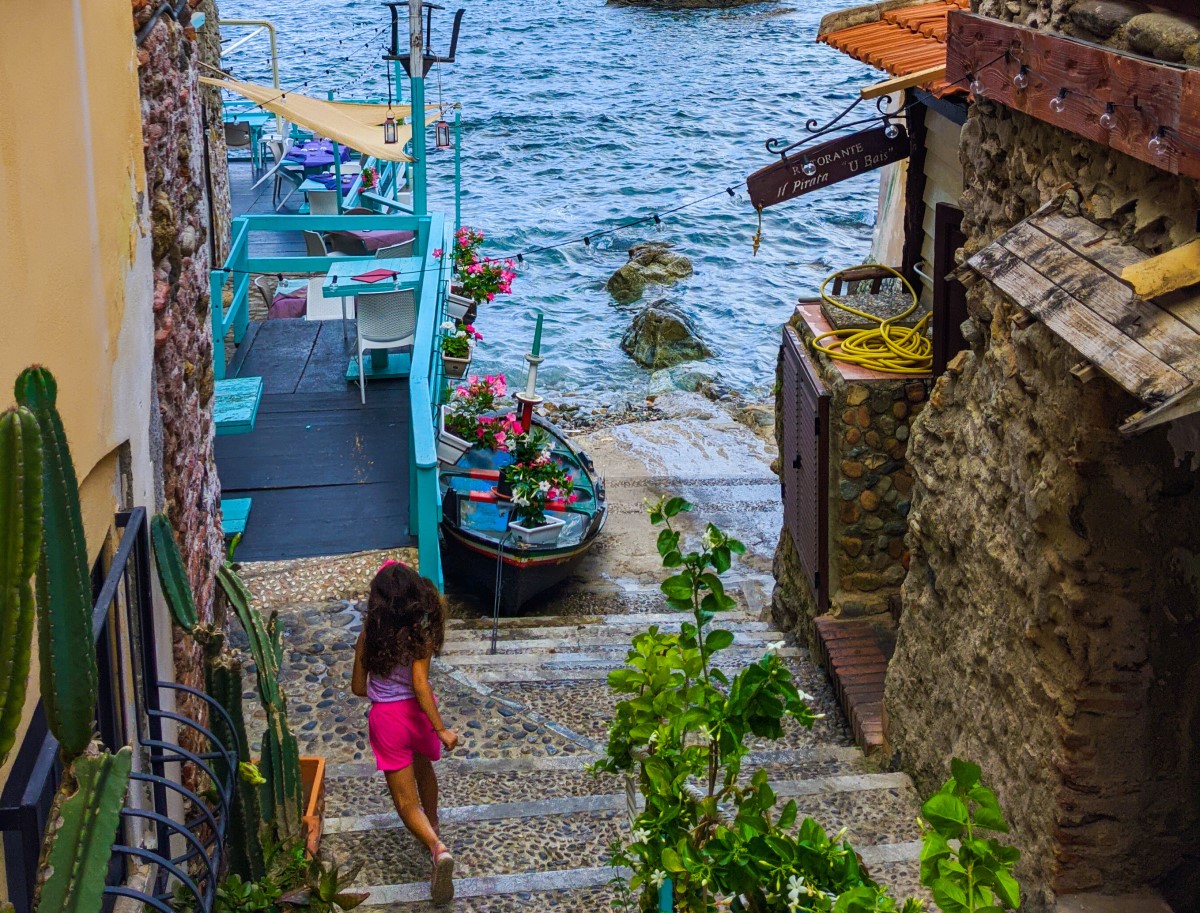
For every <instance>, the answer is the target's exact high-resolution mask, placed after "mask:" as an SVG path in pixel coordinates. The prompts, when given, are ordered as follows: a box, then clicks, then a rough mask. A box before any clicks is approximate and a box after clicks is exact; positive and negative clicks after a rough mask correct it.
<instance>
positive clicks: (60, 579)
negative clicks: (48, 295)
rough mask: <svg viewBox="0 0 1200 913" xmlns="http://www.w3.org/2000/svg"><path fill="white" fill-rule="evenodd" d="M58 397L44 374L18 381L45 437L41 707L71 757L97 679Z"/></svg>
mask: <svg viewBox="0 0 1200 913" xmlns="http://www.w3.org/2000/svg"><path fill="white" fill-rule="evenodd" d="M57 395H58V385H57V384H56V383H55V381H54V378H53V376H51V374H50V372H49V371H47V370H46V369H45V368H42V367H38V366H34V367H32V368H26V369H25V370H24V371H22V372H21V374H20V376H19V377H18V378H17V384H16V396H17V402H18V403H20V404H21V405H22V406H25V407H26V408H27V409H29V410H30V411H31V412H32V413H33V414H34V416H35V417H36V418H37V423H38V428H39V430H40V432H41V437H42V481H43V486H42V510H43V538H42V550H41V556H40V559H39V562H38V571H37V604H38V613H37V620H38V655H39V658H40V660H41V686H42V687H41V692H42V701H43V703H44V705H45V708H46V717H47V721H48V722H49V724H50V731H51V732H52V733H54V737H55V738H56V739H58V742H59V744H60V745H61V746H62V752H63V755H64V757H66V758H68V759H69V758H73V757H75V756H76V755H79V754H81V753H82V752H83V750H84V749H85V748H87V746H88V743H89V742H90V741H91V738H92V728H93V726H92V722H93V719H94V718H95V713H96V681H97V679H98V678H99V674H98V672H97V669H96V651H95V645H94V643H93V641H92V584H91V577H90V575H89V573H88V551H87V542H86V541H85V539H84V533H83V515H82V512H81V511H80V508H79V483H78V481H77V479H76V476H75V466H74V464H73V463H72V462H71V451H70V448H68V446H67V436H66V433H65V432H64V431H63V425H62V419H61V418H60V417H59V415H58V409H56V408H55V400H56V398H57Z"/></svg>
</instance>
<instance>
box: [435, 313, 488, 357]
mask: <svg viewBox="0 0 1200 913" xmlns="http://www.w3.org/2000/svg"><path fill="white" fill-rule="evenodd" d="M482 339H483V334H482V333H480V332H479V331H478V330H477V329H475V325H474V324H472V323H455V322H454V321H453V320H447V321H446V322H445V323H443V324H442V339H441V343H440V345H441V349H442V355H443V356H444V357H446V358H470V356H471V342H472V340H482Z"/></svg>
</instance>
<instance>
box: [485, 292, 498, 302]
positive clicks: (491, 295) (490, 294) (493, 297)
mask: <svg viewBox="0 0 1200 913" xmlns="http://www.w3.org/2000/svg"><path fill="white" fill-rule="evenodd" d="M487 300H488V301H495V300H496V293H495V292H488V296H487Z"/></svg>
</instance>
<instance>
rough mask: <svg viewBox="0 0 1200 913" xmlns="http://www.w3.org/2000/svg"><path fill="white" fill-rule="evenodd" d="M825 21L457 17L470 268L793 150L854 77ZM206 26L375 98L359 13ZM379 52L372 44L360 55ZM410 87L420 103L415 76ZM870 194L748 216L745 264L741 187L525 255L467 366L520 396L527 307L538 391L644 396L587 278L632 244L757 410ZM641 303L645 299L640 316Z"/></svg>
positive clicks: (869, 190)
mask: <svg viewBox="0 0 1200 913" xmlns="http://www.w3.org/2000/svg"><path fill="white" fill-rule="evenodd" d="M443 3H444V5H446V6H447V7H448V8H447V9H446V10H444V11H440V12H439V13H438V19H437V22H436V23H435V42H436V43H438V44H440V45H442V46H444V45H445V44H446V43H447V42H448V36H447V31H448V28H447V27H448V25H449V22H450V18H451V13H452V11H453V9H455V8H457V6H458V5H459V4H457V3H453V2H446V0H443ZM846 5H847V3H846V0H802V2H800V3H798V8H795V9H792V8H789V6H788V5H787V3H786V0H785V2H784V3H782V4H778V5H776V4H771V3H764V4H762V5H757V6H750V7H743V8H741V9H738V10H731V11H693V12H686V13H683V12H680V13H662V12H654V11H649V10H645V9H639V8H633V7H614V6H606V5H605V4H604V3H603V2H602V0H525V2H519V0H472V2H470V3H469V4H466V7H467V14H466V18H465V19H464V22H463V32H462V37H461V39H460V42H459V48H458V60H457V62H456V63H455V64H454V65H453V66H447V67H442V68H441V74H440V96H441V98H442V99H443V100H444V101H446V102H453V101H462V102H463V123H464V137H463V149H464V155H463V174H464V185H465V187H464V196H463V212H464V221H465V222H466V223H467V224H469V225H473V226H477V227H481V228H483V229H484V230H485V232H486V233H487V235H488V243H487V246H486V253H487V254H488V255H499V254H506V253H515V252H517V251H525V250H529V249H532V248H536V247H539V246H542V245H546V244H554V243H557V242H559V241H563V240H566V239H569V238H574V237H579V236H582V235H584V234H587V233H589V232H593V231H595V230H597V228H607V227H611V226H614V225H617V224H619V223H621V222H623V221H627V220H629V219H632V218H638V217H641V216H648V215H652V214H653V213H655V212H657V211H662V210H666V209H669V208H671V207H672V206H675V205H678V204H679V203H681V202H684V201H687V200H691V199H695V198H698V197H702V196H705V195H707V194H710V193H713V192H714V191H719V190H721V188H723V187H725V186H726V185H729V184H736V183H737V182H740V181H742V180H743V179H744V178H745V177H746V175H748V174H749V173H750V172H751V171H754V170H756V169H757V168H760V167H762V166H764V165H767V164H769V163H770V162H771V161H772V157H771V156H769V155H768V154H767V153H766V151H765V150H764V148H763V140H764V139H766V138H767V137H769V136H789V137H791V138H793V139H795V138H798V137H799V136H800V134H801V133H802V130H803V126H802V125H803V122H804V121H805V120H806V119H808V118H818V119H821V120H824V119H826V118H828V117H829V116H830V115H831V114H833V113H835V112H837V111H839V110H840V109H841V108H842V107H844V106H845V105H846V104H848V103H849V101H850V100H851V99H852V98H853V97H854V94H855V93H856V92H857V90H858V88H859V87H860V86H862V85H865V84H866V83H867V82H868V81H870V80H871V79H872V78H873V74H874V71H872V70H870V69H869V68H866V67H864V66H862V65H860V64H857V63H855V62H854V61H851V60H849V59H848V58H846V57H844V56H842V55H840V54H838V53H836V52H835V51H833V50H832V49H830V48H828V47H825V46H824V45H818V44H816V42H815V40H814V39H815V36H816V32H817V23H818V22H819V21H820V18H821V16H822V15H824V14H825V13H827V12H829V11H831V10H834V9H838V8H841V7H844V6H846ZM221 12H222V14H223V15H224V16H226V17H228V18H233V17H240V18H260V17H265V18H270V19H272V20H274V21H275V23H276V24H277V26H278V29H279V36H280V54H281V57H282V58H283V61H282V63H281V67H282V70H283V77H282V82H283V85H284V86H285V87H287V86H293V87H295V86H297V84H298V83H299V82H301V81H302V80H306V79H308V80H311V82H310V85H308V86H306V87H304V88H303V91H305V92H308V93H311V94H323V93H324V91H325V90H326V89H328V88H333V87H335V86H340V85H343V84H345V83H346V82H347V80H349V79H351V78H352V77H354V75H355V74H359V76H358V78H355V79H353V81H352V84H351V85H349V86H347V87H346V88H345V89H344V94H347V95H367V94H373V95H380V96H384V95H386V91H387V90H386V82H385V76H384V72H385V71H384V69H383V67H384V66H385V64H384V63H383V62H382V61H380V60H379V59H378V58H377V53H376V52H375V51H374V50H372V49H367V48H365V47H364V39H365V38H367V37H368V36H370V35H371V34H372V33H373V32H375V30H376V29H377V28H378V27H379V26H381V25H383V24H384V23H385V22H386V16H387V12H386V9H385V8H384V7H382V6H381V5H379V4H378V3H376V2H373V0H306V2H303V3H300V2H289V3H286V4H285V3H279V2H277V0H225V2H224V3H223V4H222V7H221ZM438 24H440V25H441V30H440V31H439V30H438V28H437V25H438ZM231 34H234V33H232V32H231ZM237 34H241V32H240V31H239V32H238V33H237ZM338 39H341V40H342V44H341V45H339V44H338V43H337V40H338ZM382 41H383V39H382V37H381V36H376V37H375V39H374V42H373V45H375V46H381V44H382ZM262 48H265V40H264V41H263V42H261V43H259V44H256V45H254V46H253V48H251V47H249V46H248V47H247V49H246V50H244V51H239V52H237V53H235V54H234V55H233V56H232V57H231V58H230V59H229V60H228V61H227V62H228V64H229V65H230V66H232V67H233V68H234V70H235V72H236V73H237V75H239V76H242V77H247V78H259V79H262V78H264V77H265V76H266V75H267V74H268V73H269V69H268V68H267V66H266V52H265V50H262ZM305 52H306V53H305ZM351 53H353V54H355V59H354V60H353V61H351V62H350V63H349V64H338V65H337V68H335V69H334V71H333V72H332V73H331V74H330V75H328V76H326V75H324V70H325V69H326V67H327V66H329V64H328V63H327V62H326V58H328V57H340V56H345V55H347V54H351ZM875 75H877V74H875ZM426 91H427V95H428V98H429V100H430V101H437V100H438V98H439V74H438V72H437V71H436V70H435V71H433V72H431V73H430V75H429V79H428V80H427V89H426ZM430 143H431V144H432V136H430ZM430 156H431V157H430V161H431V165H430V171H431V176H430V187H431V191H430V198H431V203H432V204H436V205H440V206H441V207H443V208H445V209H447V210H452V208H453V158H452V155H451V154H450V153H448V152H442V153H438V152H432V151H431V154H430ZM876 182H877V177H876V176H875V175H864V176H862V177H859V178H854V179H852V180H850V181H847V182H845V183H842V184H838V185H835V186H833V187H829V188H826V189H824V190H822V191H819V192H817V193H815V194H812V195H810V196H806V197H802V198H800V199H797V200H793V201H790V202H788V203H784V204H782V205H780V206H778V207H775V208H772V209H769V210H767V211H766V212H765V214H764V217H763V244H762V248H761V249H760V250H759V252H758V256H757V257H752V256H751V244H752V238H753V236H754V233H755V229H756V216H755V212H754V210H753V209H752V207H751V206H750V204H749V202H748V200H747V198H746V195H745V192H744V190H743V191H742V192H740V193H739V194H738V196H737V198H736V199H730V198H729V197H728V196H725V195H721V196H720V197H719V198H717V199H714V200H711V201H709V202H707V203H703V204H701V205H700V206H697V207H695V208H693V209H689V210H686V211H684V212H681V213H679V214H677V215H674V216H670V217H668V218H666V219H665V220H664V225H663V226H662V229H661V230H655V229H654V227H653V226H639V227H637V228H634V229H628V230H624V231H621V232H619V233H617V234H615V235H609V236H605V237H603V238H598V239H596V240H594V241H593V242H592V246H591V247H590V248H589V247H584V246H583V245H582V244H574V245H571V246H568V247H565V248H561V249H558V250H554V251H547V252H544V253H541V254H538V255H536V256H532V257H528V258H526V260H525V263H524V265H523V267H522V269H521V271H520V278H519V279H518V280H517V282H516V283H515V285H514V290H515V294H514V295H512V296H509V297H505V296H501V297H499V298H497V300H496V302H495V303H494V304H492V305H490V306H485V307H484V308H483V309H482V311H481V315H480V318H479V328H480V330H481V331H482V332H483V333H484V334H485V336H486V337H487V338H486V340H485V345H483V346H482V347H481V349H480V357H479V359H478V363H477V365H476V367H477V368H479V369H481V370H499V371H505V372H506V373H507V374H508V375H509V376H510V378H512V379H513V380H517V379H519V378H522V377H523V376H524V370H523V369H524V361H523V360H522V359H521V354H522V353H523V352H525V351H526V350H527V349H528V347H529V343H530V340H531V337H532V330H533V328H532V323H531V314H532V312H533V310H534V309H535V308H538V307H540V308H543V309H544V310H545V313H546V335H545V339H546V348H547V351H546V352H545V353H544V354H546V355H547V356H548V357H547V360H546V362H545V364H543V366H542V368H541V372H540V375H539V377H540V381H541V382H540V384H539V386H540V387H541V388H542V390H543V392H547V393H549V394H551V395H553V394H554V393H563V392H582V391H584V390H589V389H599V390H601V391H603V392H606V393H620V394H633V395H637V394H638V393H640V392H642V391H644V389H645V387H646V383H647V380H648V378H649V374H648V372H646V371H643V370H642V369H641V368H639V367H638V366H637V365H635V364H634V363H633V362H632V361H631V360H630V359H629V358H628V357H627V356H626V355H625V354H624V353H623V352H621V350H620V348H619V347H618V342H619V340H620V338H621V334H622V333H623V332H624V331H625V329H626V328H627V327H628V325H629V322H630V320H631V319H632V316H633V314H634V313H635V312H636V309H637V307H638V305H632V306H627V307H622V306H618V305H615V304H614V303H613V302H612V299H611V298H610V297H609V295H608V294H607V293H606V292H605V290H604V282H605V280H606V279H607V278H608V276H609V275H610V274H611V273H612V271H613V270H615V269H616V268H617V267H618V266H620V265H621V263H622V262H623V261H624V260H625V250H626V248H627V247H628V246H629V245H630V244H631V243H633V242H635V241H638V240H641V239H656V240H664V241H670V242H673V243H674V244H675V245H676V247H677V249H678V250H679V251H680V252H681V253H683V254H686V255H687V256H688V257H690V258H691V259H692V261H693V263H694V264H695V268H696V272H695V275H694V276H692V277H691V278H690V279H688V280H686V281H684V282H681V283H678V284H676V285H675V286H673V287H672V288H670V289H667V290H662V292H661V294H662V295H663V296H666V297H668V298H670V299H671V300H672V301H674V302H675V303H677V304H678V305H680V306H681V307H682V308H683V309H684V310H685V311H686V312H687V313H689V314H690V315H691V316H692V318H693V319H694V320H695V322H696V324H697V326H698V327H699V330H700V332H701V334H702V335H703V336H704V338H705V339H706V341H708V342H709V343H710V345H711V346H712V347H713V348H714V349H716V350H717V352H718V354H717V356H716V358H715V359H714V361H713V366H714V367H715V368H716V369H717V370H719V371H720V373H721V374H722V376H723V377H724V379H725V381H726V383H728V385H729V386H731V387H733V388H735V389H738V390H740V391H742V392H745V393H747V394H750V395H756V394H757V395H762V394H763V393H764V392H765V391H766V390H768V389H769V388H770V386H771V384H772V383H773V381H774V366H775V352H776V347H777V345H778V327H779V326H780V325H781V324H782V323H783V321H784V320H786V319H787V316H788V314H789V313H790V310H791V308H792V306H793V304H794V303H795V300H796V298H797V297H798V296H801V295H805V296H811V295H813V294H815V291H816V287H817V284H818V283H819V282H820V279H821V278H823V277H824V275H825V274H827V273H828V272H830V271H832V270H833V269H835V268H838V267H842V266H850V265H853V264H855V263H860V262H862V260H863V258H864V257H865V256H866V254H867V251H868V249H869V246H870V236H871V230H872V226H873V223H874V219H875V190H876V186H877V183H876ZM654 297H657V295H656V293H655V291H654V290H651V292H650V294H649V295H648V296H647V299H646V300H647V301H649V300H653V299H654Z"/></svg>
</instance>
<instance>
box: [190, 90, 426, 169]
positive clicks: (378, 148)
mask: <svg viewBox="0 0 1200 913" xmlns="http://www.w3.org/2000/svg"><path fill="white" fill-rule="evenodd" d="M200 81H201V82H203V83H205V84H206V85H210V86H216V87H217V88H220V89H228V90H229V91H230V92H236V93H237V94H238V95H241V96H243V97H244V98H248V99H250V100H251V101H253V102H255V103H256V104H258V105H259V106H260V107H261V108H263V109H264V110H266V111H270V112H271V113H272V114H279V115H281V116H282V117H285V118H287V119H288V120H289V121H291V122H292V123H294V124H298V125H299V126H301V127H305V128H307V129H309V130H312V131H313V132H315V133H319V134H320V135H321V136H326V137H328V138H329V139H331V140H334V141H335V142H338V143H341V144H342V145H344V146H349V147H350V148H351V149H356V150H358V151H359V152H361V153H363V154H364V155H370V156H374V157H375V158H377V159H381V160H382V161H385V162H411V161H412V159H411V158H409V157H408V156H407V155H405V154H404V152H403V151H401V150H403V149H404V145H405V143H407V142H408V141H409V140H410V139H412V127H411V125H409V124H403V123H398V124H397V126H396V139H397V142H395V143H385V142H384V141H383V129H382V126H381V125H382V124H383V121H384V118H386V117H387V111H388V106H387V105H367V104H355V103H352V102H342V101H326V100H323V99H320V98H312V97H310V96H308V95H302V94H301V93H299V92H286V91H282V90H280V89H276V88H275V87H274V86H264V85H260V84H258V83H253V82H240V81H239V80H236V79H214V78H212V77H209V76H201V77H200ZM391 109H392V115H393V116H394V117H395V118H396V120H397V121H399V120H400V119H401V118H402V117H404V116H406V115H408V114H409V113H410V112H411V108H410V107H409V106H408V105H392V106H391ZM437 118H438V114H437V111H436V108H435V109H434V114H433V115H432V116H430V117H429V118H428V119H427V120H426V124H430V123H433V122H434V121H435V120H437Z"/></svg>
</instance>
